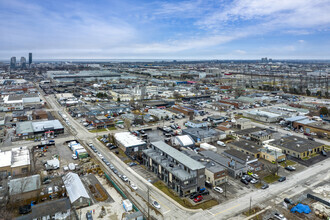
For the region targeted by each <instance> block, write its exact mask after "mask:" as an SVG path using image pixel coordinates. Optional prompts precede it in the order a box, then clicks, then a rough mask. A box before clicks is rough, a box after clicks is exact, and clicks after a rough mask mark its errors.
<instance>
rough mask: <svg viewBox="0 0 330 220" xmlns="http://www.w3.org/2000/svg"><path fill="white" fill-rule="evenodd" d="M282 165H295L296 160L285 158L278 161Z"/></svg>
mask: <svg viewBox="0 0 330 220" xmlns="http://www.w3.org/2000/svg"><path fill="white" fill-rule="evenodd" d="M279 164H280V165H281V166H282V167H286V166H293V165H296V162H294V161H292V160H286V161H283V162H280V163H279Z"/></svg>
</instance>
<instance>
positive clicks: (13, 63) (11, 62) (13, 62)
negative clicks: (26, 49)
mask: <svg viewBox="0 0 330 220" xmlns="http://www.w3.org/2000/svg"><path fill="white" fill-rule="evenodd" d="M10 68H11V69H15V68H16V57H12V58H10Z"/></svg>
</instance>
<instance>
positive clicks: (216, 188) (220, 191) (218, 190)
mask: <svg viewBox="0 0 330 220" xmlns="http://www.w3.org/2000/svg"><path fill="white" fill-rule="evenodd" d="M213 189H214V191H216V192H218V193H223V189H222V188H220V187H219V186H216V187H214V188H213Z"/></svg>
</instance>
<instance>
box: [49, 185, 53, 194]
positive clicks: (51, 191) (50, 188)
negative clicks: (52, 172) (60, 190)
mask: <svg viewBox="0 0 330 220" xmlns="http://www.w3.org/2000/svg"><path fill="white" fill-rule="evenodd" d="M52 193H53V187H52V186H50V187H48V194H52Z"/></svg>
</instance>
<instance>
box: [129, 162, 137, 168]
mask: <svg viewBox="0 0 330 220" xmlns="http://www.w3.org/2000/svg"><path fill="white" fill-rule="evenodd" d="M127 165H128V166H130V167H133V166H136V165H137V163H135V162H130V163H127Z"/></svg>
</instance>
